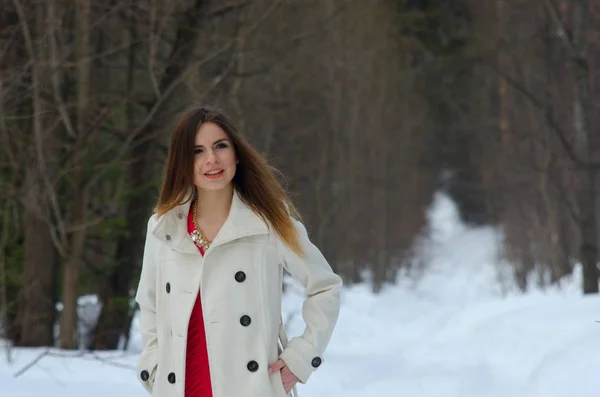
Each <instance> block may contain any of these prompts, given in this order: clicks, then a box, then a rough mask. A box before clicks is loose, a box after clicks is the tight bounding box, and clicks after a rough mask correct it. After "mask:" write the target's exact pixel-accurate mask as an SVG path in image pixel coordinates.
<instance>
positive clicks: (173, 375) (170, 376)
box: [167, 372, 175, 384]
mask: <svg viewBox="0 0 600 397" xmlns="http://www.w3.org/2000/svg"><path fill="white" fill-rule="evenodd" d="M167 380H168V381H169V383H171V384H173V383H175V373H174V372H171V373H170V374H169V376H167Z"/></svg>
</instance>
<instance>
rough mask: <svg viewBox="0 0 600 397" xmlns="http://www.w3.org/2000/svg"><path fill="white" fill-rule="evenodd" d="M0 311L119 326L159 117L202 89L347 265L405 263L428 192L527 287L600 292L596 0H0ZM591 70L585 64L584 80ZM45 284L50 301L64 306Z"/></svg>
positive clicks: (151, 194)
mask: <svg viewBox="0 0 600 397" xmlns="http://www.w3.org/2000/svg"><path fill="white" fill-rule="evenodd" d="M1 4H2V7H1V9H0V314H1V320H0V321H1V324H2V332H3V334H4V335H3V336H4V337H5V338H7V339H10V340H11V341H12V342H13V343H14V344H15V345H17V346H54V345H56V346H59V347H60V348H63V349H76V348H78V347H79V343H78V327H77V324H78V316H77V305H78V298H79V297H80V296H82V295H87V294H95V295H97V296H98V299H99V300H100V302H101V303H102V310H101V313H100V316H99V319H98V323H97V325H96V327H95V329H94V334H93V338H92V339H91V340H90V342H89V346H86V348H89V349H95V350H107V349H116V348H117V347H118V346H119V343H120V341H121V340H122V339H123V338H124V339H125V340H126V339H127V338H128V335H129V328H130V326H131V319H132V317H133V314H134V312H135V310H136V308H135V306H134V305H133V304H132V296H133V294H134V292H135V287H136V286H137V281H138V276H139V272H140V269H141V254H142V252H143V246H144V238H145V232H146V223H147V220H148V217H149V216H150V214H151V213H152V208H153V206H154V205H155V203H156V199H157V195H158V189H159V187H160V183H161V177H162V174H161V173H162V165H163V161H164V159H165V156H166V153H167V148H168V146H167V145H168V141H169V136H170V133H171V129H172V126H173V123H174V121H175V119H176V117H177V115H178V114H179V113H180V112H182V111H183V110H185V109H186V108H187V107H189V106H190V105H192V104H196V103H205V104H210V105H214V106H218V107H220V108H222V109H224V110H225V111H227V113H228V114H229V115H231V117H232V118H233V119H234V120H235V121H236V122H237V123H238V126H239V127H240V129H241V130H242V131H243V133H244V135H245V136H246V137H247V138H248V139H249V140H250V142H251V143H252V144H253V145H254V146H255V147H256V148H257V149H259V151H260V152H261V153H262V154H264V155H265V156H266V157H267V158H268V160H269V161H270V162H271V164H272V165H273V166H274V167H275V169H277V170H278V171H279V173H278V175H279V176H280V177H281V181H282V183H283V184H284V186H286V188H287V189H288V191H289V192H290V195H291V197H292V199H293V201H294V202H295V204H296V205H297V206H298V208H299V210H300V213H301V214H302V218H303V221H304V222H305V224H306V225H307V228H308V230H309V233H310V236H311V239H312V240H313V242H314V243H315V244H316V245H317V246H318V247H320V248H321V249H322V251H323V253H324V255H325V256H326V258H327V259H328V261H329V262H330V263H331V265H332V267H333V268H334V270H335V271H336V272H337V273H339V274H340V275H341V276H342V277H343V279H344V282H345V283H346V284H347V285H351V284H354V283H360V282H366V280H367V279H368V282H370V283H371V284H372V289H373V291H375V292H377V291H379V290H380V289H381V288H382V286H383V285H384V284H385V283H393V282H394V281H395V280H396V277H397V275H398V271H399V270H400V269H403V268H410V267H418V266H421V264H419V263H416V262H415V261H414V260H413V258H414V256H413V251H414V242H415V240H416V239H418V238H419V236H421V235H422V234H423V233H426V230H425V217H426V210H427V208H428V206H429V205H430V204H431V200H432V197H433V195H434V193H435V192H438V191H443V192H446V193H448V194H449V195H450V196H451V197H452V198H453V199H454V200H455V201H456V202H457V203H458V205H459V208H460V213H461V216H462V218H463V219H464V220H465V221H466V222H468V223H469V224H471V225H491V226H494V227H497V228H498V229H499V230H502V235H503V246H504V253H503V255H504V256H505V257H506V259H507V260H508V261H509V262H510V263H511V264H512V266H513V277H514V278H515V280H516V281H517V283H518V285H519V286H520V288H522V289H523V290H525V289H527V287H528V283H531V282H535V283H537V284H538V285H548V284H552V283H556V282H558V281H559V280H561V278H563V277H564V276H565V275H569V274H570V273H571V272H572V271H573V268H574V266H576V265H577V264H580V265H581V267H582V269H583V275H584V281H583V285H582V286H581V288H582V291H583V292H584V293H586V294H595V293H598V267H597V262H598V242H599V238H598V221H599V215H598V210H597V208H598V197H597V188H598V176H597V174H598V170H599V169H600V151H599V150H598V143H599V142H598V138H599V134H597V133H595V132H594V131H598V128H599V127H600V118H599V115H600V113H599V112H598V110H599V109H600V96H599V95H600V79H599V75H598V70H599V69H598V64H599V63H600V18H599V17H598V16H599V14H600V3H598V2H595V1H592V0H120V1H117V0H93V1H92V0H72V1H69V0H43V1H42V0H2V2H1ZM597 79H598V80H597ZM59 308H60V310H59Z"/></svg>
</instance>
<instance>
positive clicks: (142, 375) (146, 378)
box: [140, 370, 150, 382]
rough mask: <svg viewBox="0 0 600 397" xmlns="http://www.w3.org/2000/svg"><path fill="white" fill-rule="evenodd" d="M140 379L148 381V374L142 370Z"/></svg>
mask: <svg viewBox="0 0 600 397" xmlns="http://www.w3.org/2000/svg"><path fill="white" fill-rule="evenodd" d="M140 378H142V380H143V381H144V382H146V381H147V380H148V379H150V374H149V373H148V371H146V370H143V371H142V373H141V374H140Z"/></svg>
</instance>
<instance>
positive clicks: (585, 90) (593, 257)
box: [572, 0, 598, 294]
mask: <svg viewBox="0 0 600 397" xmlns="http://www.w3.org/2000/svg"><path fill="white" fill-rule="evenodd" d="M586 5H587V2H584V1H583V0H576V1H574V2H573V45H574V48H575V50H576V54H573V59H572V61H573V62H572V67H573V71H574V80H575V100H574V123H575V135H576V136H575V144H576V150H577V154H578V156H579V159H580V161H581V162H582V164H581V165H580V166H579V167H578V174H579V175H578V176H579V178H578V179H579V184H578V188H577V202H578V206H579V231H580V238H581V245H580V251H579V254H580V260H581V264H582V266H583V292H584V293H585V294H589V293H598V267H597V261H598V228H597V225H596V221H597V215H596V169H595V167H593V166H591V165H589V162H591V161H592V160H593V157H592V156H593V153H594V142H593V139H592V133H591V131H590V123H589V111H590V109H591V107H590V92H589V91H590V88H589V87H590V76H589V62H588V55H587V48H586V44H587V43H586V42H587V40H586V38H587V37H586V36H588V35H589V30H588V28H589V23H587V22H588V19H589V15H588V12H589V10H588V7H587V6H586Z"/></svg>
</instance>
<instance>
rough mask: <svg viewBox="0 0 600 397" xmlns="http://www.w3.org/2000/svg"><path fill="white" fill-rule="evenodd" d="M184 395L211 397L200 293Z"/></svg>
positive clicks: (190, 330) (190, 229)
mask: <svg viewBox="0 0 600 397" xmlns="http://www.w3.org/2000/svg"><path fill="white" fill-rule="evenodd" d="M194 229H195V227H194V220H193V217H192V210H191V208H190V212H189V214H188V233H191V232H193V231H194ZM198 250H199V251H200V254H201V255H203V256H204V249H202V248H200V247H198ZM185 397H212V386H211V383H210V368H209V365H208V350H207V348H206V331H205V329H204V319H203V316H202V303H201V301H200V293H198V296H197V297H196V302H195V303H194V308H193V309H192V314H191V316H190V322H189V325H188V335H187V351H186V353H185Z"/></svg>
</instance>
